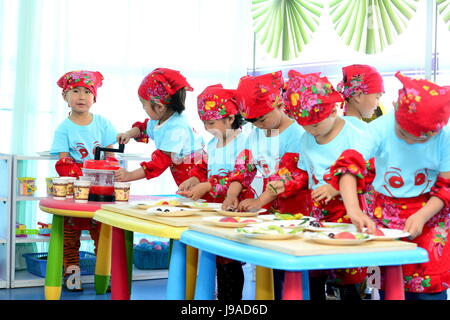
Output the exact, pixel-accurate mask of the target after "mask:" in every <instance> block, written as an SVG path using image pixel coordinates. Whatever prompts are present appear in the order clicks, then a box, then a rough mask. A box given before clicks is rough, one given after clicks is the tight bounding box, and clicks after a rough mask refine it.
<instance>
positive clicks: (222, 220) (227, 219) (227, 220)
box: [219, 217, 238, 222]
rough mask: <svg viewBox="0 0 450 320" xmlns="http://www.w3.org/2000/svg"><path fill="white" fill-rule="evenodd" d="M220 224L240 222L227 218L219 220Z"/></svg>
mask: <svg viewBox="0 0 450 320" xmlns="http://www.w3.org/2000/svg"><path fill="white" fill-rule="evenodd" d="M219 221H220V222H238V221H237V220H236V219H235V218H233V217H225V218H222V219H220V220H219Z"/></svg>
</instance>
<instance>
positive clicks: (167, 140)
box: [147, 112, 204, 159]
mask: <svg viewBox="0 0 450 320" xmlns="http://www.w3.org/2000/svg"><path fill="white" fill-rule="evenodd" d="M147 135H148V136H149V137H150V139H152V140H153V141H155V146H156V148H157V149H159V150H161V151H165V152H171V153H174V154H175V155H176V156H177V157H178V158H179V159H181V158H183V157H185V156H187V155H190V154H192V153H194V152H195V151H199V150H202V149H203V146H204V142H203V138H202V137H201V136H200V135H199V134H198V133H197V132H195V130H194V129H193V128H192V127H191V126H190V125H189V123H188V120H187V118H186V117H185V116H184V115H182V114H179V113H177V112H175V113H174V114H173V115H172V116H171V117H170V118H169V119H167V120H166V121H165V122H164V123H162V124H161V125H158V120H149V121H148V123H147Z"/></svg>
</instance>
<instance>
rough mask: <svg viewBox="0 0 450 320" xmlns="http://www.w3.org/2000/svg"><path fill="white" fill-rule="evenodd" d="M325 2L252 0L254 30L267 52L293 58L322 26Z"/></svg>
mask: <svg viewBox="0 0 450 320" xmlns="http://www.w3.org/2000/svg"><path fill="white" fill-rule="evenodd" d="M322 10H323V4H322V3H321V2H319V1H310V0H252V16H253V24H254V31H255V33H256V36H257V38H258V40H259V41H260V43H261V44H262V45H263V46H264V47H265V49H266V51H267V53H269V54H270V55H272V56H273V57H274V58H280V57H281V59H282V60H290V59H293V58H295V57H297V56H298V55H299V53H300V52H301V51H302V50H303V48H304V46H305V45H306V44H307V43H309V41H310V40H311V36H312V34H313V33H314V31H316V29H317V26H318V25H319V18H320V15H321V14H322Z"/></svg>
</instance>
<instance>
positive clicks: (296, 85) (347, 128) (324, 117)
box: [285, 70, 365, 300]
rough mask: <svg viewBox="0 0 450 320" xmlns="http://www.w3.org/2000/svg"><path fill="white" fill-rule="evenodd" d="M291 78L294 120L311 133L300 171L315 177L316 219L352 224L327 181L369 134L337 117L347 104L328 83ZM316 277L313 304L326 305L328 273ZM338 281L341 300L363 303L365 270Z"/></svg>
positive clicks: (339, 274) (340, 274) (339, 275)
mask: <svg viewBox="0 0 450 320" xmlns="http://www.w3.org/2000/svg"><path fill="white" fill-rule="evenodd" d="M288 75H289V81H288V82H287V89H286V93H285V100H286V103H287V105H288V108H289V112H290V114H291V115H292V116H293V117H294V118H295V120H296V121H297V122H298V123H299V124H300V125H302V126H303V129H305V131H306V132H305V134H303V136H302V137H301V139H300V142H299V143H298V144H299V146H300V148H301V150H302V157H301V158H300V162H299V168H300V169H302V170H304V171H306V172H307V175H308V177H309V189H311V190H312V192H311V197H312V204H311V206H310V207H311V215H312V216H314V217H315V218H317V219H319V220H321V221H327V222H342V223H346V222H350V219H349V218H348V217H347V215H346V212H345V207H344V204H343V203H342V199H341V198H340V196H339V192H338V191H337V190H336V189H335V188H333V187H332V186H331V185H330V184H328V183H327V182H326V180H325V176H326V175H327V174H328V173H329V168H330V166H331V165H332V164H333V159H334V157H337V156H338V155H340V154H341V153H342V151H343V150H346V149H347V148H348V147H349V146H351V145H353V140H354V139H355V138H356V137H357V136H359V135H360V134H362V132H363V131H360V130H359V129H358V128H357V127H355V126H353V125H352V124H351V123H350V122H348V121H346V120H344V119H343V118H341V117H339V116H338V115H337V109H336V104H337V103H340V102H342V101H343V98H342V96H341V94H339V93H338V92H337V91H335V90H334V88H333V86H332V85H331V83H330V82H329V81H328V79H327V78H326V77H320V74H319V73H313V74H300V73H298V72H296V71H295V70H291V71H289V74H288ZM311 274H313V275H314V274H315V276H313V277H312V278H311V286H310V287H311V299H319V300H325V298H326V297H325V282H326V280H327V279H326V276H324V275H323V272H317V273H311ZM318 275H319V276H318ZM332 275H333V276H335V277H336V283H337V284H338V285H339V289H340V291H341V299H343V300H355V299H359V298H360V296H359V293H358V290H357V286H356V284H359V283H360V282H362V281H363V279H364V278H365V274H364V272H362V270H359V269H349V270H334V272H333V273H332Z"/></svg>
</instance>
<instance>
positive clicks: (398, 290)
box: [383, 266, 405, 300]
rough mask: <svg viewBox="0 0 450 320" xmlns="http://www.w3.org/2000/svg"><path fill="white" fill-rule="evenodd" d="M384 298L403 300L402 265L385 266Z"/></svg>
mask: <svg viewBox="0 0 450 320" xmlns="http://www.w3.org/2000/svg"><path fill="white" fill-rule="evenodd" d="M383 270H384V279H385V283H386V288H385V291H386V292H385V300H405V290H404V284H403V271H402V266H385V267H384V268H383Z"/></svg>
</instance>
